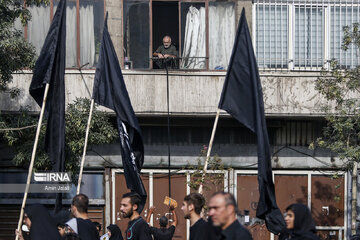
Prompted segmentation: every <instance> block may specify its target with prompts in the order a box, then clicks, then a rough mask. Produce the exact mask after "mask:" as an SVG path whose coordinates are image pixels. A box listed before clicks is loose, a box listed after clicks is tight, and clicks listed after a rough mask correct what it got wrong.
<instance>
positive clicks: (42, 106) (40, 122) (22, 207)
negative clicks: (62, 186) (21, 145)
mask: <svg viewBox="0 0 360 240" xmlns="http://www.w3.org/2000/svg"><path fill="white" fill-rule="evenodd" d="M49 86H50V85H49V83H47V84H46V86H45V91H44V97H43V102H42V105H41V111H40V117H39V122H38V126H37V129H36V135H35V142H34V146H33V151H32V154H31V161H30V166H29V171H28V177H27V181H26V187H25V192H24V198H23V202H22V205H21V209H20V218H19V222H18V227H17V231H20V228H21V223H22V219H23V217H24V208H25V204H26V199H27V195H28V192H29V188H30V181H31V176H32V170H33V168H34V161H35V155H36V149H37V145H38V142H39V136H40V130H41V124H42V120H43V117H44V112H45V104H46V99H47V95H48V92H49ZM15 239H16V240H18V239H19V236H18V235H16V238H15Z"/></svg>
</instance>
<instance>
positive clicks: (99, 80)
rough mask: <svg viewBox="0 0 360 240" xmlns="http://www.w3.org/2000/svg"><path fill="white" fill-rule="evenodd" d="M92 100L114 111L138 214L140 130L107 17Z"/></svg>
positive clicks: (142, 193) (141, 189)
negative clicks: (136, 198)
mask: <svg viewBox="0 0 360 240" xmlns="http://www.w3.org/2000/svg"><path fill="white" fill-rule="evenodd" d="M93 98H94V100H95V102H96V103H98V104H100V105H102V106H105V107H108V108H110V109H112V110H114V111H115V113H116V118H117V124H118V131H119V136H120V144H121V156H122V163H123V168H124V174H125V179H126V185H127V188H128V189H130V190H131V191H134V192H136V193H138V194H139V195H140V196H141V199H142V203H141V206H139V210H138V211H139V213H141V211H142V209H143V208H144V205H145V202H146V197H147V195H146V191H145V188H144V185H143V183H142V180H141V178H140V170H141V168H142V165H143V163H144V145H143V141H142V136H141V130H140V127H139V123H138V120H137V118H136V116H135V113H134V110H133V108H132V106H131V102H130V98H129V95H128V92H127V90H126V86H125V82H124V78H123V75H122V73H121V69H120V65H119V60H118V58H117V56H116V52H115V49H114V46H113V43H112V41H111V38H110V34H109V32H108V28H107V14H106V19H105V23H104V29H103V37H102V41H101V48H100V54H99V61H98V64H97V66H96V73H95V80H94V89H93Z"/></svg>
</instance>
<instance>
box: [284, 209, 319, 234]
mask: <svg viewBox="0 0 360 240" xmlns="http://www.w3.org/2000/svg"><path fill="white" fill-rule="evenodd" d="M288 210H291V211H293V212H294V215H295V219H294V228H293V229H287V230H286V231H285V232H284V233H282V234H281V236H280V238H279V239H280V240H282V239H291V240H300V239H301V240H319V237H318V236H317V235H316V227H315V223H314V220H313V218H312V216H311V212H310V210H309V208H308V207H307V206H305V205H304V204H301V203H294V204H291V205H290V206H288V207H287V208H286V211H288Z"/></svg>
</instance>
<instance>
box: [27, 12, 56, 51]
mask: <svg viewBox="0 0 360 240" xmlns="http://www.w3.org/2000/svg"><path fill="white" fill-rule="evenodd" d="M28 10H29V11H30V13H31V16H32V18H31V21H30V22H28V28H27V33H28V41H29V42H30V43H31V44H32V45H34V47H35V50H36V55H38V56H39V55H40V51H41V48H42V46H43V44H44V41H45V38H46V34H47V32H48V30H49V27H50V7H49V6H47V7H45V6H40V7H36V6H30V7H28Z"/></svg>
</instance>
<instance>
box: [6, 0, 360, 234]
mask: <svg viewBox="0 0 360 240" xmlns="http://www.w3.org/2000/svg"><path fill="white" fill-rule="evenodd" d="M57 4H58V1H56V0H51V1H50V5H49V6H42V7H32V8H31V9H30V11H31V13H32V15H33V19H32V22H30V23H29V25H28V26H27V27H26V28H24V29H23V30H24V36H25V37H26V38H27V39H28V40H29V41H30V42H31V43H33V44H34V46H35V47H36V49H37V52H38V53H39V51H40V49H41V46H42V43H43V41H44V39H45V36H46V32H47V29H48V28H49V25H50V22H51V19H52V17H53V15H54V12H55V10H56V6H57ZM67 4H68V6H67V52H66V56H67V58H66V65H67V70H66V76H65V87H66V101H67V103H70V102H72V101H73V100H75V98H77V97H84V98H90V94H89V93H88V91H87V89H92V86H93V79H94V74H95V66H96V62H97V58H98V52H99V46H100V40H101V32H102V26H103V21H104V16H105V13H106V12H108V25H109V31H110V34H111V38H112V41H113V43H114V46H115V49H116V52H117V55H118V58H119V61H120V64H121V68H122V70H123V75H124V79H125V82H126V85H127V89H128V92H129V96H130V99H131V102H132V105H133V108H134V110H135V113H136V115H137V117H138V119H139V123H140V127H141V129H142V132H143V141H144V144H145V162H144V169H143V170H142V178H143V181H144V185H145V188H146V190H147V192H148V202H147V205H146V207H145V210H144V211H143V215H144V216H145V215H146V214H147V211H148V208H149V206H150V205H155V206H157V209H158V210H157V211H158V212H157V213H156V214H160V215H162V214H165V213H166V208H165V205H164V204H163V203H162V202H163V199H164V197H165V196H168V195H171V197H173V198H175V199H176V200H177V201H178V204H179V205H181V203H182V199H183V197H184V196H185V195H186V194H188V193H190V192H191V191H193V190H192V188H191V186H190V185H191V184H189V182H191V181H192V177H193V175H192V173H193V172H194V166H195V167H196V166H197V164H198V159H199V158H200V159H202V160H203V157H201V156H200V157H199V155H200V152H201V150H202V149H203V148H204V145H205V146H206V145H208V142H209V140H210V134H211V131H212V127H213V123H214V118H215V114H216V111H217V105H218V101H219V99H220V93H221V90H222V86H223V82H224V78H225V75H226V69H227V65H228V61H229V58H230V55H231V51H232V45H233V41H234V38H235V33H236V27H237V22H238V20H239V17H240V13H241V10H242V9H243V8H245V11H246V17H247V20H248V24H249V28H250V29H251V32H252V39H253V46H254V51H255V54H256V56H257V61H258V66H259V70H260V78H261V82H262V87H263V94H264V105H265V115H266V118H267V119H266V120H267V126H268V131H269V138H270V139H269V140H270V144H271V150H272V153H273V157H272V166H273V175H274V178H273V179H274V183H275V188H276V197H277V201H278V205H279V207H280V209H281V211H284V210H285V208H286V207H287V206H288V205H289V204H291V203H294V202H302V203H304V204H307V205H308V206H309V208H310V209H311V211H312V214H313V217H314V219H315V221H316V225H317V227H318V230H319V233H320V234H321V237H322V239H345V238H346V236H348V234H349V226H350V224H349V223H350V215H349V209H348V206H350V204H349V201H350V197H351V194H350V190H349V186H350V185H351V184H349V183H351V176H350V175H349V174H347V173H340V174H339V175H338V177H337V178H334V177H333V175H334V173H335V172H336V171H337V170H338V169H339V168H340V167H341V165H342V162H341V161H339V159H337V158H336V157H335V156H334V155H333V154H332V153H330V152H328V151H326V150H323V149H315V150H310V149H309V148H308V147H309V144H310V143H311V142H313V141H314V140H315V139H316V138H317V137H319V136H321V129H322V127H323V126H324V124H325V121H324V118H323V117H324V111H323V109H322V104H323V103H325V101H324V99H322V98H321V96H320V95H319V94H318V92H317V91H316V90H315V88H314V86H315V80H316V79H317V78H318V77H319V75H320V71H321V70H322V69H327V68H328V67H329V66H328V64H329V61H330V60H331V59H337V60H338V61H339V63H340V65H341V66H343V67H354V66H357V65H358V64H359V56H358V54H357V51H356V49H355V48H350V49H349V50H348V51H347V52H345V51H343V50H342V49H341V42H342V37H343V34H342V29H343V27H344V26H346V25H351V24H352V23H356V22H360V4H359V2H358V1H349V0H347V1H343V0H336V1H328V0H326V1H325V0H307V1H306V0H291V1H290V0H253V1H251V0H237V1H236V0H235V1H211V0H197V1H195V0H178V1H153V0H121V1H119V0H72V1H68V3H67ZM165 35H169V36H171V38H172V42H173V44H174V46H176V48H177V50H178V52H179V58H180V59H179V60H178V61H177V62H176V69H170V70H169V76H168V79H167V76H166V72H165V70H164V69H158V67H157V65H156V63H155V59H153V58H152V53H153V52H154V51H155V50H156V48H157V47H158V46H159V45H161V41H162V38H163V36H165ZM31 77H32V74H31V72H26V71H25V72H22V73H16V74H14V81H13V83H12V84H13V86H17V87H19V88H20V89H21V95H20V96H19V98H17V99H11V98H10V97H9V95H7V93H4V94H1V95H0V99H1V101H0V109H1V111H6V112H14V113H16V112H17V111H19V108H20V107H21V106H25V105H28V106H30V110H31V111H33V112H34V113H37V112H39V108H38V107H37V105H36V104H35V102H34V101H33V100H32V98H31V97H30V95H29V94H28V87H29V84H30V81H31ZM167 80H168V81H167ZM167 90H169V101H167ZM167 102H168V103H169V113H170V135H171V144H170V159H171V164H170V165H171V174H170V175H171V177H170V180H169V177H168V176H169V174H168V170H167V167H168V138H167V113H168V112H167V107H168V106H167ZM104 110H105V111H109V114H112V113H111V111H110V110H108V109H104ZM0 150H1V152H2V154H1V157H0V159H1V166H2V169H4V170H0V171H1V173H0V176H1V177H0V179H2V180H3V181H10V180H11V179H20V178H21V179H25V178H26V174H27V173H26V172H25V170H20V169H16V168H14V167H13V166H12V163H11V156H12V155H11V151H9V149H8V148H6V147H4V146H2V149H0ZM212 152H213V155H215V154H217V155H218V156H219V157H220V158H221V165H222V166H223V168H221V169H217V170H212V171H210V172H209V175H210V179H212V178H213V179H218V180H219V181H216V183H215V181H212V182H209V184H206V185H207V186H208V188H207V189H206V193H205V195H206V196H210V194H211V193H212V192H214V191H218V190H227V191H230V192H232V193H234V194H235V196H236V197H237V201H238V204H239V209H240V211H241V215H242V216H239V218H241V221H242V222H243V223H244V224H245V225H246V226H247V227H248V228H249V230H250V231H251V232H252V234H253V237H254V239H276V236H274V235H272V234H270V233H269V232H268V231H267V230H266V227H265V226H264V225H263V222H261V221H260V220H258V219H256V218H255V213H256V206H257V201H258V197H259V194H258V189H257V150H256V137H255V136H254V135H253V134H252V133H251V132H250V131H249V130H248V129H246V128H245V127H244V126H242V125H241V124H240V123H238V122H237V121H235V120H234V119H232V118H231V117H230V116H229V115H228V114H226V113H225V112H221V115H220V120H219V124H218V128H217V131H216V136H215V142H214V146H213V151H212ZM10 168H11V171H10V172H9V171H8V169H10ZM85 170H86V174H85V178H84V186H83V187H82V191H83V192H85V193H86V194H88V195H89V196H90V199H91V201H90V203H91V217H92V218H93V219H97V221H99V222H101V223H103V225H109V224H110V223H117V224H119V226H120V227H121V229H122V230H123V229H125V226H126V220H123V219H122V218H121V217H120V214H119V202H120V199H121V195H122V193H124V192H126V191H127V189H126V187H125V183H124V176H123V174H122V166H121V156H120V149H119V146H118V145H116V144H113V145H106V146H92V147H91V150H90V151H88V153H87V157H86V163H85ZM20 176H21V177H20ZM19 181H20V180H19ZM169 182H170V183H171V184H170V190H171V194H169ZM74 192H75V191H73V193H74ZM21 197H22V196H21V194H19V195H18V196H15V197H14V196H11V197H6V196H5V197H2V198H1V199H0V212H1V214H0V224H2V226H4V228H3V229H6V231H1V232H2V233H0V239H10V238H12V237H11V235H12V234H13V230H12V229H14V228H15V227H16V224H17V213H18V209H19V207H20V204H21V200H22V199H21ZM71 197H72V195H71V194H69V195H68V197H67V200H65V202H66V203H67V204H69V203H70V199H71ZM28 202H29V203H31V202H41V203H44V204H52V203H53V200H51V199H50V200H49V199H47V198H44V197H41V196H37V195H36V196H35V195H34V196H33V197H30V198H29V200H28ZM177 212H178V215H179V220H180V225H179V227H178V228H177V230H176V232H175V237H177V238H180V239H186V237H187V236H188V228H189V223H188V222H186V221H185V220H184V219H183V215H182V213H181V210H180V209H179V208H178V211H177ZM9 213H11V214H9ZM160 215H154V217H153V219H152V221H153V223H154V224H155V225H156V224H157V221H156V220H157V219H158V217H159V216H160ZM247 216H249V218H248V217H247ZM9 219H10V220H9ZM9 224H10V226H13V228H12V229H10V228H11V227H9ZM9 229H10V230H11V231H10V230H9Z"/></svg>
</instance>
